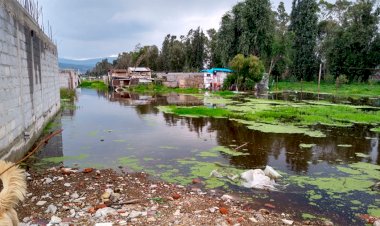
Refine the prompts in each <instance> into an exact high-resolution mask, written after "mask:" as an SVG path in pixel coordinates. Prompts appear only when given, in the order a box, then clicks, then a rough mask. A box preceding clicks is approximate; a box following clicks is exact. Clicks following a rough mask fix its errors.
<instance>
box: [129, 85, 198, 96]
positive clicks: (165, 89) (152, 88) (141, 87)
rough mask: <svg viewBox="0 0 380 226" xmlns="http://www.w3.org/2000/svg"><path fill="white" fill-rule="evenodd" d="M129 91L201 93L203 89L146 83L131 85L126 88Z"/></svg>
mask: <svg viewBox="0 0 380 226" xmlns="http://www.w3.org/2000/svg"><path fill="white" fill-rule="evenodd" d="M128 90H129V91H132V92H135V93H185V94H192V93H199V92H201V93H203V92H204V91H203V90H201V91H200V90H199V89H197V88H169V87H166V86H163V85H155V84H147V85H143V84H141V85H137V86H131V87H129V89H128Z"/></svg>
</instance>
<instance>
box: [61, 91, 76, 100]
mask: <svg viewBox="0 0 380 226" xmlns="http://www.w3.org/2000/svg"><path fill="white" fill-rule="evenodd" d="M59 91H60V96H61V100H67V101H71V102H72V101H74V100H75V98H76V93H75V89H68V88H61V89H60V90H59Z"/></svg>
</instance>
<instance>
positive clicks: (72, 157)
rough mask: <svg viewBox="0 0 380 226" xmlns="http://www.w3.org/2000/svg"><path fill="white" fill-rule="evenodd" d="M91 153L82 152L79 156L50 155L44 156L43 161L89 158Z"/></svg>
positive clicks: (54, 161) (59, 161)
mask: <svg viewBox="0 0 380 226" xmlns="http://www.w3.org/2000/svg"><path fill="white" fill-rule="evenodd" d="M88 156H89V155H87V154H80V155H78V156H62V157H50V158H44V159H42V161H45V162H52V163H61V162H64V161H67V160H83V159H86V158H88Z"/></svg>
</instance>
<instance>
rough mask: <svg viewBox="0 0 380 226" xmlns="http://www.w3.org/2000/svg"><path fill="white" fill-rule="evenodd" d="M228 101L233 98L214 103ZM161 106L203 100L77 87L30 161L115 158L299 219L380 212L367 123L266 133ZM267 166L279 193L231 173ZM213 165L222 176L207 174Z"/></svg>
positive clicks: (373, 141)
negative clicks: (71, 105)
mask: <svg viewBox="0 0 380 226" xmlns="http://www.w3.org/2000/svg"><path fill="white" fill-rule="evenodd" d="M210 100H211V98H209V99H208V101H207V102H212V101H216V100H212V101H210ZM217 101H218V100H217ZM227 102H228V103H231V102H229V101H219V102H218V104H222V105H224V104H227ZM245 104H247V103H245ZM266 104H281V102H280V103H279V102H278V101H275V100H268V101H267V103H266ZM169 105H181V106H204V105H203V102H202V100H201V99H200V98H199V97H194V96H190V95H180V94H170V95H154V96H148V95H139V94H116V93H111V94H104V93H100V92H97V91H95V90H88V89H82V90H81V91H79V92H78V101H77V106H78V107H77V108H76V109H73V110H71V111H66V112H64V114H63V115H62V116H60V117H58V118H57V119H56V122H55V123H54V124H53V125H54V126H55V128H62V129H63V133H62V134H61V135H59V136H57V137H54V138H53V139H52V140H51V141H50V142H49V143H48V145H47V146H46V147H45V148H44V150H42V151H41V152H40V153H39V154H38V155H37V156H36V159H33V161H32V162H33V163H34V164H36V166H37V167H41V164H45V165H47V166H51V165H54V164H60V163H61V162H62V163H63V164H64V165H66V166H75V165H76V164H78V165H79V166H81V167H88V166H94V167H99V168H114V169H118V168H119V166H121V167H123V168H127V169H129V170H136V171H140V170H142V171H145V172H147V173H150V174H151V175H153V176H155V177H157V178H161V179H163V180H166V181H168V182H173V183H179V184H183V185H188V184H191V181H192V179H194V178H200V179H202V181H204V186H205V187H207V188H212V189H222V190H223V191H224V192H229V193H234V194H235V193H236V194H238V195H239V196H243V197H244V198H246V199H249V200H252V206H254V207H257V208H263V205H264V204H265V203H272V204H274V205H275V206H276V211H278V212H281V211H285V212H289V213H295V214H296V215H297V216H298V217H299V219H314V218H320V217H324V218H326V219H330V220H332V221H333V222H335V223H337V224H341V225H362V224H363V222H361V221H360V220H359V218H358V217H357V214H366V213H369V214H372V215H376V216H380V213H379V208H380V207H379V206H380V193H379V192H375V191H372V190H371V188H370V186H371V185H373V184H374V183H375V182H377V181H380V171H379V170H380V166H379V165H380V156H379V134H378V133H375V132H372V131H370V129H371V127H370V126H366V125H360V124H355V125H354V126H352V127H351V126H350V127H329V126H326V125H318V126H316V128H315V129H316V130H318V132H319V133H318V134H313V133H312V132H314V130H313V131H309V130H308V131H301V132H294V133H282V132H278V133H274V132H273V131H272V130H275V129H278V128H267V127H265V128H264V127H263V128H259V125H254V124H252V123H251V124H249V123H246V122H242V121H239V120H238V121H237V120H228V119H226V118H205V117H199V118H196V117H183V116H176V115H173V114H170V113H163V112H160V110H159V109H158V108H157V106H169ZM206 106H207V105H206ZM233 106H234V105H232V107H233ZM230 107H231V106H230ZM261 107H263V106H261ZM243 110H244V109H243ZM246 124H248V125H246ZM250 127H255V128H251V129H250ZM257 128H259V129H257ZM51 129H54V128H51ZM288 129H289V130H291V131H293V130H296V129H295V128H288ZM236 149H238V150H236ZM38 159H41V160H40V161H38ZM48 160H51V161H48ZM266 165H270V166H272V167H273V168H274V169H276V170H278V171H279V172H280V173H281V174H282V175H283V176H284V179H282V180H281V181H280V182H279V184H280V189H279V190H280V191H278V192H267V191H258V190H252V189H246V188H243V187H241V186H240V182H239V181H238V180H234V179H233V176H234V175H237V174H239V173H241V172H243V171H244V170H247V169H254V168H264V167H265V166H266ZM215 169H217V170H218V172H219V173H220V174H221V175H223V177H221V178H217V177H210V173H211V171H213V170H215Z"/></svg>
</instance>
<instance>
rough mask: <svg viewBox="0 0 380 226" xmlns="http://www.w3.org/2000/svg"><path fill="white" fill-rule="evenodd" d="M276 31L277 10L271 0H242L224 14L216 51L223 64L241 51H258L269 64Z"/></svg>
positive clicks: (252, 52)
mask: <svg viewBox="0 0 380 226" xmlns="http://www.w3.org/2000/svg"><path fill="white" fill-rule="evenodd" d="M273 35H274V13H273V12H272V10H271V5H270V1H268V0H245V1H243V2H239V3H238V4H236V5H235V6H234V7H233V8H232V10H231V11H230V12H227V13H226V14H225V15H224V16H223V17H222V21H221V26H220V29H219V31H218V35H217V39H218V41H217V46H218V47H217V48H216V49H215V54H214V55H215V56H218V58H219V60H217V61H218V62H220V65H221V66H224V67H225V66H227V65H228V62H229V61H230V60H231V59H232V58H233V57H234V56H235V55H236V54H238V53H242V54H244V55H245V56H248V55H250V54H253V55H257V56H259V57H260V58H262V59H263V60H264V61H265V62H266V63H267V64H269V63H268V62H269V61H270V60H269V59H270V55H271V51H272V43H273Z"/></svg>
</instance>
